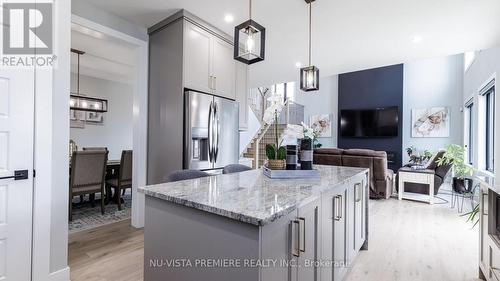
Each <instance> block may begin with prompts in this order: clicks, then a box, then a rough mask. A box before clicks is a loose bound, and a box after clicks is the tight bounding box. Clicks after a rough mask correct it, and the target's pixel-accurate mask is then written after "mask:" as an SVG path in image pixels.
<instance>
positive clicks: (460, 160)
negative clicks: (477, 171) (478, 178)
mask: <svg viewBox="0 0 500 281" xmlns="http://www.w3.org/2000/svg"><path fill="white" fill-rule="evenodd" d="M464 155H465V148H463V147H462V146H460V145H457V144H449V145H447V146H446V149H445V152H444V154H443V156H442V157H441V158H439V159H437V165H438V166H444V165H451V166H452V168H453V190H455V192H459V193H464V192H468V191H469V190H470V189H471V187H472V180H471V179H470V178H466V177H467V176H471V175H472V174H473V173H474V168H473V167H471V166H470V165H467V164H466V163H465V157H464ZM466 182H467V184H466Z"/></svg>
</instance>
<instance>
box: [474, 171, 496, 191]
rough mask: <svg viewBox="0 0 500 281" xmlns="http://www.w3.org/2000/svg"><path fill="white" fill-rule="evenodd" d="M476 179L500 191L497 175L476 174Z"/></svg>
mask: <svg viewBox="0 0 500 281" xmlns="http://www.w3.org/2000/svg"><path fill="white" fill-rule="evenodd" d="M473 179H474V180H476V181H479V183H481V184H484V185H486V186H487V187H488V188H489V189H491V190H493V191H494V192H496V193H500V183H499V182H498V181H495V177H493V176H488V175H475V176H474V177H473Z"/></svg>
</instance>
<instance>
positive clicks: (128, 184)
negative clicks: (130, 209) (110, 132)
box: [106, 150, 132, 211]
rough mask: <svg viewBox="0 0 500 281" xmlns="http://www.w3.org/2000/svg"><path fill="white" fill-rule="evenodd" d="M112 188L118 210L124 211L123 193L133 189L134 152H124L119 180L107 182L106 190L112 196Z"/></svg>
mask: <svg viewBox="0 0 500 281" xmlns="http://www.w3.org/2000/svg"><path fill="white" fill-rule="evenodd" d="M111 188H113V189H114V196H115V200H116V203H117V204H118V210H120V211H121V209H122V198H121V191H122V190H123V191H124V190H126V189H127V188H130V189H131V188H132V150H123V151H122V157H121V159H120V169H119V171H118V178H116V179H109V180H107V181H106V190H107V191H109V192H108V194H111V192H110V191H111Z"/></svg>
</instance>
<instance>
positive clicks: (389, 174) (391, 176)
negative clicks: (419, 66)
mask: <svg viewBox="0 0 500 281" xmlns="http://www.w3.org/2000/svg"><path fill="white" fill-rule="evenodd" d="M385 178H386V179H387V180H388V181H392V180H394V171H393V170H391V169H387V174H386V177H385Z"/></svg>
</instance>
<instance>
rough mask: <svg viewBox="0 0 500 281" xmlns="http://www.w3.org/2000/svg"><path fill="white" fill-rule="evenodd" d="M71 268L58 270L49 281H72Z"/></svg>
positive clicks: (50, 276) (51, 275)
mask: <svg viewBox="0 0 500 281" xmlns="http://www.w3.org/2000/svg"><path fill="white" fill-rule="evenodd" d="M69 272H70V271H69V266H68V267H66V268H63V269H61V270H58V271H56V272H52V273H51V274H50V275H49V280H50V281H70V279H69V278H70V275H69Z"/></svg>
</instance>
